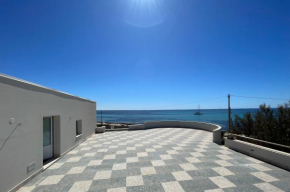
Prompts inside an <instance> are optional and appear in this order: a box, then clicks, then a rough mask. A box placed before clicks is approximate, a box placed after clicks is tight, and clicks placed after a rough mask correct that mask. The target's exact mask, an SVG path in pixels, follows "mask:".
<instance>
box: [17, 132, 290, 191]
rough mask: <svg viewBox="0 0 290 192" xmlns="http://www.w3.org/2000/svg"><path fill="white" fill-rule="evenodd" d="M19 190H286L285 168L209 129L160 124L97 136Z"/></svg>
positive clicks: (288, 179)
mask: <svg viewBox="0 0 290 192" xmlns="http://www.w3.org/2000/svg"><path fill="white" fill-rule="evenodd" d="M19 191H21V192H22V191H33V192H36V191H69V192H81V191H98V192H101V191H107V192H125V191H165V192H183V191H188V192H193V191H207V192H222V191H266V192H268V191H269V192H270V191H271V192H273V191H277V192H281V191H290V172H288V171H285V170H283V169H280V168H277V167H275V166H272V165H270V164H267V163H263V162H261V161H259V160H256V159H253V158H251V157H248V156H246V155H243V154H240V153H237V152H235V151H232V150H229V149H228V148H226V147H224V146H219V145H216V144H214V143H213V142H212V133H210V132H206V131H201V130H192V129H182V128H160V129H151V130H142V131H122V132H107V133H104V134H97V135H94V136H92V137H91V138H89V139H88V140H87V141H85V142H84V143H82V144H81V145H79V146H78V147H76V148H75V149H74V150H72V151H70V152H69V153H68V154H67V155H65V156H64V157H63V158H61V159H60V160H59V161H58V162H57V163H55V164H54V165H52V166H51V167H50V168H48V169H47V170H46V171H44V172H42V173H41V174H40V175H38V176H37V177H36V178H34V179H33V180H32V181H30V182H29V183H28V184H27V185H25V186H24V187H22V188H21V189H20V190H19Z"/></svg>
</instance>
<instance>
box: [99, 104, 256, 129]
mask: <svg viewBox="0 0 290 192" xmlns="http://www.w3.org/2000/svg"><path fill="white" fill-rule="evenodd" d="M257 110H258V109H253V108H251V109H231V116H232V118H234V115H239V116H243V115H244V114H245V113H246V112H250V113H252V114H254V113H255V112H256V111H257ZM196 111H197V110H196V109H186V110H102V112H101V111H100V110H98V111H97V121H98V122H101V120H102V121H103V122H111V123H133V124H138V123H144V122H146V121H166V120H168V121H198V122H207V123H214V124H217V125H220V126H221V127H222V130H228V109H203V110H202V111H201V112H202V115H194V113H195V112H196Z"/></svg>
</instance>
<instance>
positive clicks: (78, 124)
mask: <svg viewBox="0 0 290 192" xmlns="http://www.w3.org/2000/svg"><path fill="white" fill-rule="evenodd" d="M81 134H82V120H77V121H76V135H77V136H80V135H81Z"/></svg>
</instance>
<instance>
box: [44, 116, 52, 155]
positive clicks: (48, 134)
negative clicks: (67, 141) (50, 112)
mask: <svg viewBox="0 0 290 192" xmlns="http://www.w3.org/2000/svg"><path fill="white" fill-rule="evenodd" d="M52 157H53V132H52V117H44V118H43V160H46V159H49V158H52Z"/></svg>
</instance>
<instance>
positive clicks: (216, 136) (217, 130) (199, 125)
mask: <svg viewBox="0 0 290 192" xmlns="http://www.w3.org/2000/svg"><path fill="white" fill-rule="evenodd" d="M166 127H172V128H173V127H180V128H190V129H201V130H205V131H210V132H213V142H214V143H217V144H219V145H220V144H221V143H222V138H221V137H222V134H221V127H220V126H218V125H215V124H211V123H205V122H195V121H151V122H145V123H144V124H138V125H129V130H140V129H151V128H166Z"/></svg>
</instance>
